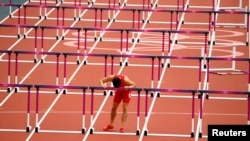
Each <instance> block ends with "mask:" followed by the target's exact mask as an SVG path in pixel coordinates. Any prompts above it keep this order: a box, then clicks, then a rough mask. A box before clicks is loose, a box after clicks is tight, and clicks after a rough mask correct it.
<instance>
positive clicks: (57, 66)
mask: <svg viewBox="0 0 250 141" xmlns="http://www.w3.org/2000/svg"><path fill="white" fill-rule="evenodd" d="M59 55H60V54H57V55H56V85H59ZM58 93H59V89H58V88H57V89H56V94H58Z"/></svg>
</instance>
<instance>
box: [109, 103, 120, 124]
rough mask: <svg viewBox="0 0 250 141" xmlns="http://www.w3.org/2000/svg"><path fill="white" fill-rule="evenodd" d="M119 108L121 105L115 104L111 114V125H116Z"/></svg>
mask: <svg viewBox="0 0 250 141" xmlns="http://www.w3.org/2000/svg"><path fill="white" fill-rule="evenodd" d="M118 106H119V103H116V102H114V103H113V106H112V109H111V113H110V125H111V126H113V125H114V121H115V117H116V115H117V108H118Z"/></svg>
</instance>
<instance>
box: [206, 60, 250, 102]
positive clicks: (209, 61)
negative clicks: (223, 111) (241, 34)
mask: <svg viewBox="0 0 250 141" xmlns="http://www.w3.org/2000/svg"><path fill="white" fill-rule="evenodd" d="M206 60H207V72H208V73H206V74H207V76H206V77H207V90H208V85H209V76H210V75H209V74H210V73H213V74H219V75H223V74H247V75H248V82H247V83H248V90H250V59H249V58H233V57H207V58H206ZM211 61H244V62H248V70H246V71H242V70H233V72H231V73H228V72H217V73H216V72H213V71H211V70H210V63H211ZM206 98H208V94H207V95H206Z"/></svg>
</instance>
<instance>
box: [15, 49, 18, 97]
mask: <svg viewBox="0 0 250 141" xmlns="http://www.w3.org/2000/svg"><path fill="white" fill-rule="evenodd" d="M15 62H16V63H15V83H16V84H18V53H17V52H16V60H15ZM18 89H19V88H18V87H15V92H17V91H18Z"/></svg>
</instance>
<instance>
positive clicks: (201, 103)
mask: <svg viewBox="0 0 250 141" xmlns="http://www.w3.org/2000/svg"><path fill="white" fill-rule="evenodd" d="M202 97H203V92H201V93H200V115H199V119H198V120H199V121H200V127H199V129H198V130H199V137H200V138H202V111H203V110H202V107H203V106H202V105H203V102H202V100H203V98H202Z"/></svg>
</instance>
